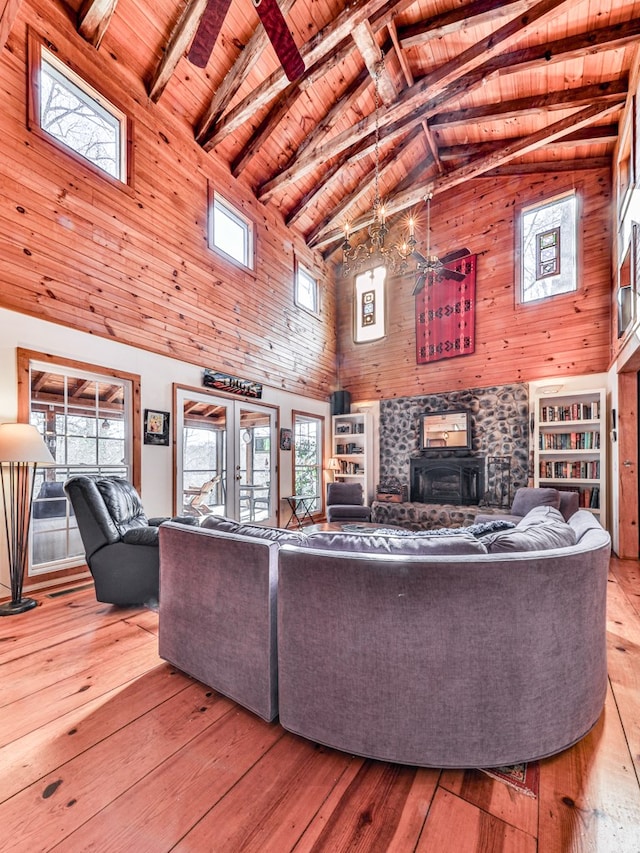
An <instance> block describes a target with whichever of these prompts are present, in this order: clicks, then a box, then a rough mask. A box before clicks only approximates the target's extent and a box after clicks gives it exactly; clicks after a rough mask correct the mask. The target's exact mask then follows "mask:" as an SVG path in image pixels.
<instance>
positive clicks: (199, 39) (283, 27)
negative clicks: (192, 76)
mask: <svg viewBox="0 0 640 853" xmlns="http://www.w3.org/2000/svg"><path fill="white" fill-rule="evenodd" d="M252 2H253V5H254V6H255V8H256V11H257V13H258V15H259V16H260V20H261V21H262V25H263V26H264V28H265V30H266V33H267V35H268V36H269V40H270V41H271V44H272V45H273V48H274V50H275V52H276V54H277V56H278V59H279V60H280V62H281V63H282V68H283V69H284V73H285V74H286V75H287V78H288V79H289V80H290V81H291V82H294V81H295V80H297V79H298V77H300V75H301V74H302V73H303V72H304V60H303V59H302V57H301V56H300V51H299V50H298V48H297V47H296V43H295V42H294V40H293V36H292V35H291V31H290V30H289V27H288V26H287V22H286V21H285V19H284V16H283V14H282V11H281V10H280V7H279V6H278V2H277V0H252ZM230 5H231V0H208V2H207V5H206V6H205V9H204V13H203V15H202V18H201V19H200V23H199V25H198V29H197V30H196V34H195V36H194V38H193V42H192V43H191V47H190V48H189V53H188V54H187V59H188V60H189V62H191V63H193V65H197V66H198V68H205V67H206V65H207V63H208V62H209V57H210V56H211V52H212V51H213V47H214V45H215V43H216V39H217V38H218V34H219V32H220V30H221V29H222V24H223V22H224V19H225V16H226V14H227V10H228V9H229V6H230Z"/></svg>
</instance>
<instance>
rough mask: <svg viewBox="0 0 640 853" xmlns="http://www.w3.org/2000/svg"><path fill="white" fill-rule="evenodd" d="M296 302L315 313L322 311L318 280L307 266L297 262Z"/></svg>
mask: <svg viewBox="0 0 640 853" xmlns="http://www.w3.org/2000/svg"><path fill="white" fill-rule="evenodd" d="M295 303H296V305H299V306H300V308H306V310H307V311H311V312H312V313H313V314H318V313H319V311H320V307H319V294H318V280H317V279H316V278H314V277H313V276H312V275H311V273H310V272H309V270H308V269H306V267H303V266H302V264H298V263H297V264H296V287H295Z"/></svg>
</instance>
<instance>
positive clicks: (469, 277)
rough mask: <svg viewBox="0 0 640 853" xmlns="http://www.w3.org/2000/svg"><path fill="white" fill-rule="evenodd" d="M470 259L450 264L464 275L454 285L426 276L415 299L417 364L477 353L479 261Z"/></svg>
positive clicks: (449, 266) (435, 276) (446, 280)
mask: <svg viewBox="0 0 640 853" xmlns="http://www.w3.org/2000/svg"><path fill="white" fill-rule="evenodd" d="M477 257H478V256H477V255H467V256H466V257H465V258H461V259H460V260H459V261H452V262H451V263H450V264H447V269H451V270H456V271H457V272H460V273H462V274H463V275H464V279H463V280H462V281H452V280H451V279H448V278H443V277H442V276H438V275H437V274H432V275H431V276H427V281H426V282H425V286H424V287H423V288H422V290H421V291H420V293H419V294H418V295H417V296H416V360H417V363H418V364H427V363H428V362H431V361H440V359H442V358H453V357H454V356H456V355H468V354H469V353H472V352H474V351H475V348H476V335H475V313H476V259H477Z"/></svg>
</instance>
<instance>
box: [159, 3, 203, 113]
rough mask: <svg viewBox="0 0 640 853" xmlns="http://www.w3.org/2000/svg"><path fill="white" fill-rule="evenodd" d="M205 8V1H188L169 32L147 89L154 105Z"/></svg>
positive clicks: (191, 37)
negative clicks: (161, 55) (162, 54)
mask: <svg viewBox="0 0 640 853" xmlns="http://www.w3.org/2000/svg"><path fill="white" fill-rule="evenodd" d="M206 6H207V0H190V2H189V3H187V5H186V6H185V7H184V9H183V10H182V14H181V15H180V18H179V19H178V21H177V23H176V25H175V26H174V28H173V29H172V30H171V33H170V35H169V39H168V41H167V46H166V48H165V51H164V56H163V57H162V59H161V60H160V62H159V63H158V66H157V68H156V70H155V72H154V74H153V77H152V78H151V80H150V81H149V85H148V87H147V92H148V93H149V97H150V98H151V100H152V101H153V102H154V103H156V102H157V101H158V100H159V99H160V95H162V93H163V92H164V90H165V86H166V85H167V83H168V82H169V80H170V79H171V76H172V74H173V72H174V71H175V70H176V66H177V64H178V62H180V60H181V59H182V57H183V56H184V54H185V53H186V52H187V49H188V47H189V45H190V44H191V42H192V41H193V37H194V36H195V34H196V30H197V29H198V25H199V24H200V20H201V18H202V16H203V14H204V10H205V8H206Z"/></svg>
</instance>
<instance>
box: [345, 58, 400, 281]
mask: <svg viewBox="0 0 640 853" xmlns="http://www.w3.org/2000/svg"><path fill="white" fill-rule="evenodd" d="M382 64H383V60H382V59H380V61H379V62H378V63H377V64H376V68H375V73H374V78H373V82H374V93H375V127H376V131H375V148H374V159H375V171H374V195H373V210H372V215H373V219H372V222H371V225H369V227H368V229H367V232H368V234H369V236H368V239H367V240H365V241H363V242H362V243H358V245H357V246H352V245H351V242H350V240H349V225H348V224H347V225H345V229H344V232H345V234H344V243H343V244H342V275H343V276H345V277H346V276H347V275H348V274H349V273H350V272H351V271H352V270H355V271H358V270H360V269H362V268H363V267H365V266H366V267H374V266H384V267H386V268H387V269H390V270H392V271H393V272H396V273H404V272H406V270H407V261H408V259H409V257H410V256H411V255H412V253H413V251H414V250H415V247H416V239H415V235H414V227H415V223H414V220H413V217H411V218H410V219H409V237H408V238H407V239H406V240H403V241H402V242H401V243H395V244H393V245H391V246H385V244H384V241H385V237H386V236H387V234H388V232H389V229H388V228H387V226H386V223H385V209H384V204H383V202H382V199H381V198H380V127H379V111H380V93H379V79H380V69H381V67H382Z"/></svg>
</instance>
